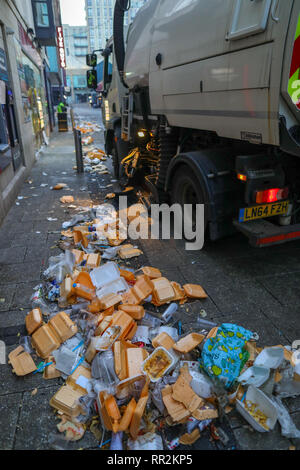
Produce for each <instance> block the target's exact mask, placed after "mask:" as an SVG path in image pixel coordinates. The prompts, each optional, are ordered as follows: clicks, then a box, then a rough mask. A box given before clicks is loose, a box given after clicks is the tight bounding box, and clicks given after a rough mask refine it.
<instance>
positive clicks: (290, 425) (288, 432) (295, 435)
mask: <svg viewBox="0 0 300 470" xmlns="http://www.w3.org/2000/svg"><path fill="white" fill-rule="evenodd" d="M272 400H273V403H274V405H275V407H276V409H277V411H278V421H279V423H280V426H281V433H282V435H283V436H284V437H287V438H288V439H300V430H299V429H297V428H296V425H295V423H294V422H293V420H292V418H291V416H290V414H289V412H288V410H287V409H286V407H285V406H284V405H283V403H282V401H281V400H280V398H278V397H272Z"/></svg>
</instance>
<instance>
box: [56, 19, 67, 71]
mask: <svg viewBox="0 0 300 470" xmlns="http://www.w3.org/2000/svg"><path fill="white" fill-rule="evenodd" d="M56 34H57V47H58V56H59V63H60V66H61V68H62V69H65V68H66V67H67V63H66V52H65V40H64V32H63V28H62V26H57V28H56Z"/></svg>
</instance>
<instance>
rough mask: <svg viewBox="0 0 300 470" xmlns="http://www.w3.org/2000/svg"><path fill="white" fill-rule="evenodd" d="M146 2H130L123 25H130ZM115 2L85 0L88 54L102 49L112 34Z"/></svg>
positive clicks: (112, 0) (111, 0) (134, 0)
mask: <svg viewBox="0 0 300 470" xmlns="http://www.w3.org/2000/svg"><path fill="white" fill-rule="evenodd" d="M146 2H147V0H131V8H130V10H129V11H128V12H127V13H126V14H125V25H128V24H130V23H131V21H132V20H133V18H134V17H135V15H136V13H137V11H138V10H139V9H140V8H141V7H142V6H143V5H144V4H145V3H146ZM115 3H116V0H85V11H86V20H87V26H88V35H89V49H90V52H92V51H93V50H96V49H103V48H104V47H105V44H106V41H107V39H109V38H110V37H111V36H112V34H113V15H114V7H115Z"/></svg>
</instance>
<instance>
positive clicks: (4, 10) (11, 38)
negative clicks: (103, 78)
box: [0, 0, 59, 223]
mask: <svg viewBox="0 0 300 470" xmlns="http://www.w3.org/2000/svg"><path fill="white" fill-rule="evenodd" d="M56 6H57V7H58V8H59V2H57V3H56V0H53V1H52V0H45V1H44V0H41V1H37V0H0V223H1V222H2V220H3V219H4V217H5V215H6V214H7V212H8V210H9V208H10V207H11V205H12V204H13V203H14V201H15V198H16V196H17V194H18V192H19V189H20V187H21V185H22V183H23V181H24V179H25V178H26V177H27V175H28V174H29V172H30V169H31V167H32V165H33V164H34V161H35V158H36V153H37V151H38V150H39V149H40V148H41V146H42V145H43V143H45V142H47V140H48V137H49V135H50V131H51V130H52V128H53V108H52V101H51V96H52V95H51V81H50V80H49V73H50V63H49V58H48V55H47V51H46V46H47V45H51V46H52V47H54V48H56V40H55V28H56V26H55V7H56Z"/></svg>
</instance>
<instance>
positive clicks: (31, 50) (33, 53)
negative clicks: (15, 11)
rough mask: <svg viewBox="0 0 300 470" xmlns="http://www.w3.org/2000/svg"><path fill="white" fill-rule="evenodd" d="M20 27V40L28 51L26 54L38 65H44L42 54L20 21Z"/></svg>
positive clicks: (23, 47)
mask: <svg viewBox="0 0 300 470" xmlns="http://www.w3.org/2000/svg"><path fill="white" fill-rule="evenodd" d="M18 28H19V38H20V42H21V45H22V49H23V50H24V51H25V52H26V54H27V55H28V56H29V57H30V59H31V60H32V61H33V62H34V63H35V64H36V65H37V66H38V67H42V65H43V61H42V59H41V56H40V55H39V53H38V52H37V50H36V49H35V47H34V45H33V43H32V41H31V39H30V38H29V36H28V34H27V33H26V31H25V29H24V28H23V26H22V25H21V23H19V22H18Z"/></svg>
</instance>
